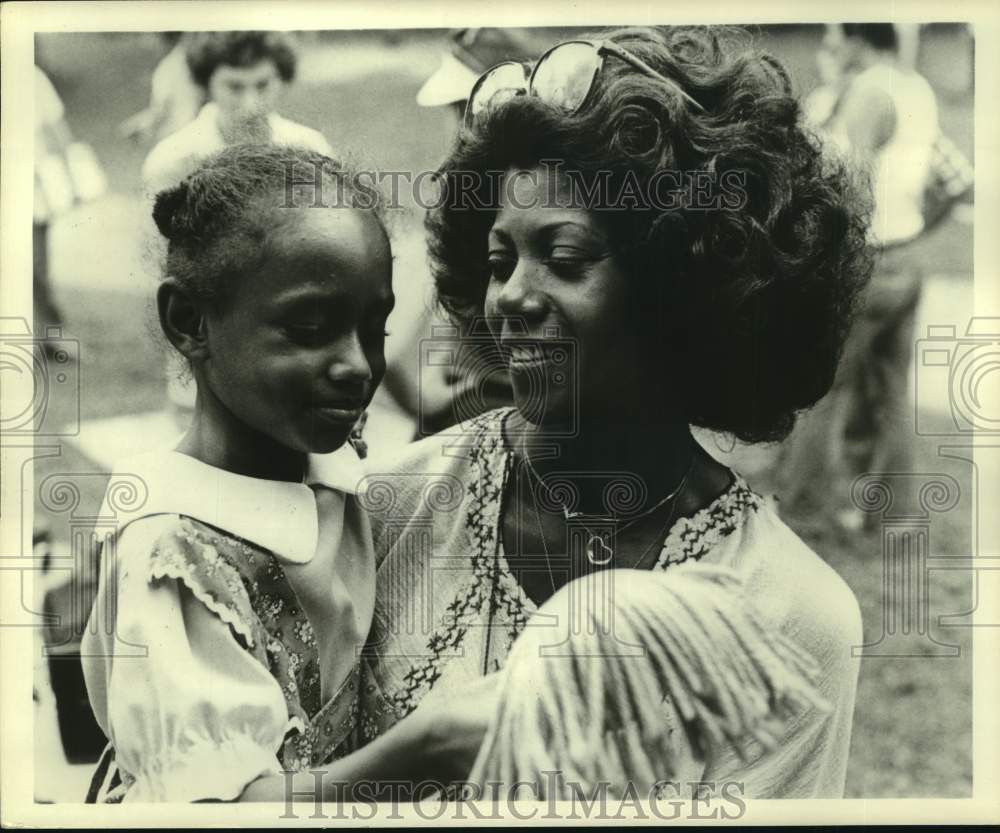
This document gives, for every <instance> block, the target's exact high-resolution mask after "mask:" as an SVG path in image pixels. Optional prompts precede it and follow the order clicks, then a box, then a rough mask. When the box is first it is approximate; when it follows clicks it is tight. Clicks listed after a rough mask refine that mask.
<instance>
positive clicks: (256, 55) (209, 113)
mask: <svg viewBox="0 0 1000 833" xmlns="http://www.w3.org/2000/svg"><path fill="white" fill-rule="evenodd" d="M186 55H187V63H188V67H189V68H190V70H191V76H192V77H193V79H194V81H195V83H196V84H198V85H199V86H200V87H201V88H203V89H204V90H205V93H206V95H207V97H208V103H207V104H205V106H204V107H202V109H201V111H200V112H199V113H198V117H197V118H196V119H195V120H194V121H193V122H191V123H190V124H188V125H186V126H185V127H183V128H181V129H180V130H178V131H177V132H176V133H173V134H171V135H170V136H167V137H166V138H165V139H164V140H163V141H161V142H160V143H159V144H158V145H156V147H154V148H153V150H152V151H151V152H150V154H149V156H148V157H147V158H146V161H145V163H144V164H143V166H142V179H143V183H144V184H145V187H146V188H147V190H148V191H149V192H150V193H151V194H155V193H156V192H157V191H160V190H162V189H163V188H167V187H170V186H172V185H176V184H177V183H178V182H180V181H181V180H182V179H183V178H184V177H185V176H186V175H187V174H188V173H190V172H191V171H192V170H194V168H195V167H197V164H198V162H199V161H200V160H202V159H204V158H205V157H206V156H208V155H209V154H211V153H214V152H215V151H217V150H222V148H224V147H225V146H226V145H233V144H240V143H243V142H252V143H272V144H280V145H296V146H299V147H305V148H309V149H310V150H315V151H316V152H317V153H322V154H325V155H328V156H329V155H330V154H331V153H332V150H331V148H330V144H329V142H327V140H326V138H325V137H324V136H323V134H322V133H320V132H319V131H318V130H314V129H312V128H311V127H306V126H305V125H302V124H298V123H297V122H293V121H291V120H289V119H286V118H284V117H283V116H280V115H278V113H277V112H275V110H276V108H277V105H278V102H279V100H280V97H281V94H282V92H283V90H284V88H285V86H286V85H287V84H288V83H290V82H291V81H292V80H293V79H294V77H295V67H296V55H295V51H294V49H293V45H292V41H291V39H290V38H289V36H288V35H286V34H284V33H282V32H199V33H197V34H195V35H192V36H191V37H190V38H189V39H188V40H187V44H186Z"/></svg>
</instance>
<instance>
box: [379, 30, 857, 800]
mask: <svg viewBox="0 0 1000 833" xmlns="http://www.w3.org/2000/svg"><path fill="white" fill-rule="evenodd" d="M439 182H440V184H441V186H442V187H441V193H440V195H439V199H438V201H437V204H436V206H435V207H434V209H433V210H432V211H431V212H430V213H429V215H428V220H427V227H428V230H429V233H430V247H431V255H432V263H433V266H434V270H435V277H436V284H437V293H438V297H439V300H440V302H441V303H442V304H443V306H444V307H445V308H446V309H447V310H448V311H449V312H450V313H451V315H452V317H453V319H454V321H455V324H456V329H455V333H454V334H452V336H449V337H445V338H443V340H442V343H441V344H438V345H434V350H431V351H429V352H428V358H429V360H430V358H433V360H435V361H448V362H452V363H454V364H455V366H456V370H457V371H458V372H466V373H479V374H481V375H482V377H483V378H486V377H487V376H488V375H489V374H490V373H491V372H494V371H495V370H496V369H497V368H501V367H502V368H506V369H508V370H509V372H510V375H511V380H512V384H513V393H514V406H513V407H510V408H504V409H499V410H495V411H491V412H488V413H486V414H485V415H482V416H479V417H476V418H474V419H471V420H468V421H466V422H463V423H460V424H459V425H458V426H456V427H455V428H453V429H449V430H448V431H446V432H444V433H442V434H439V435H437V436H435V437H431V438H428V439H426V440H423V441H421V442H419V443H416V444H414V445H413V446H410V447H409V448H408V449H406V450H405V451H404V452H403V453H402V454H401V455H399V456H398V457H397V458H396V459H393V460H383V461H379V463H378V465H376V464H375V463H374V461H369V464H370V467H371V468H370V470H371V471H372V472H373V473H372V474H371V475H370V488H369V490H368V492H367V495H368V497H367V501H368V504H369V509H370V511H371V512H372V513H373V525H374V528H375V531H374V535H375V546H376V555H377V559H378V560H379V563H380V568H379V574H378V590H377V601H376V612H375V616H374V621H373V631H372V634H371V635H370V637H369V645H370V651H369V653H370V657H369V662H370V670H371V673H372V677H371V680H370V683H369V684H368V685H367V686H366V688H365V693H364V696H365V698H366V702H365V706H364V709H363V713H364V718H363V727H364V729H365V730H366V731H367V732H368V734H369V736H370V737H374V736H376V735H378V734H379V733H380V732H382V731H384V730H385V729H386V728H387V727H389V726H392V725H394V724H395V723H396V722H397V721H398V720H400V718H402V717H403V716H405V715H407V714H409V713H410V712H411V711H413V710H414V709H415V708H416V706H417V705H418V704H420V703H421V702H423V703H429V702H431V701H433V702H435V703H441V704H443V703H451V704H452V706H453V710H452V711H451V712H449V711H448V710H447V709H442V710H441V713H443V714H444V715H446V716H447V715H450V716H449V717H447V721H448V722H447V725H442V726H440V727H439V729H438V732H439V734H440V735H441V736H442V737H449V738H450V743H451V745H452V748H453V749H454V750H456V752H455V762H456V763H455V768H456V771H457V772H460V773H461V774H463V775H464V774H467V773H468V772H469V770H470V769H471V770H472V772H471V780H472V781H474V782H477V783H479V784H480V785H481V784H482V783H488V782H489V781H492V780H501V781H513V780H520V779H528V780H529V781H530V782H531V784H532V785H533V786H534V788H535V789H534V790H533V794H534V795H536V796H538V795H542V794H561V795H566V794H567V793H572V791H573V789H574V785H578V786H580V787H582V788H584V789H586V790H588V792H587V794H588V795H590V794H591V793H590V792H589V790H591V789H593V788H594V787H595V785H598V784H601V783H610V784H612V785H613V786H615V789H616V790H617V791H618V792H620V793H628V791H629V790H630V789H636V788H638V789H640V791H641V792H640V794H641V795H643V796H645V795H646V793H645V789H646V788H647V787H648V788H649V789H651V790H652V789H656V790H657V791H658V794H662V790H663V788H664V781H663V779H668V780H669V781H670V782H671V783H673V784H674V785H675V787H674V789H679V790H681V791H682V792H685V791H687V792H689V789H690V788H689V787H688V785H689V784H690V783H691V782H697V781H705V780H707V781H715V782H724V781H736V782H742V784H743V790H744V794H745V795H746V796H748V797H760V798H764V797H767V798H793V797H802V798H805V797H816V796H840V795H842V794H843V789H844V782H845V776H846V767H847V753H848V746H849V740H850V733H851V724H852V717H853V710H854V698H855V692H856V687H857V673H858V666H857V662H856V660H854V659H852V646H853V645H857V644H860V642H861V618H860V615H859V610H858V605H857V602H856V600H855V598H854V595H853V593H852V592H851V590H850V589H849V588H848V586H847V585H846V584H845V582H844V581H843V580H842V579H841V578H840V577H839V576H838V575H837V574H836V573H835V572H834V571H833V570H832V569H831V568H830V567H829V566H827V565H826V564H825V563H824V562H823V560H822V559H821V558H820V556H819V555H817V554H816V553H815V552H813V551H812V550H811V549H810V548H809V547H808V546H807V545H806V544H805V543H804V542H803V541H802V540H801V539H799V538H798V537H797V536H796V535H795V533H794V532H792V530H791V529H790V528H789V527H788V526H786V525H785V524H784V523H783V522H782V521H781V520H780V519H779V517H778V514H777V512H776V509H775V507H774V506H773V505H772V504H771V503H770V502H769V501H767V500H765V499H764V498H762V497H761V496H760V495H759V494H757V493H756V492H755V491H754V490H753V489H752V488H751V487H750V486H749V485H748V484H747V482H746V481H745V480H744V479H743V478H742V477H741V476H740V475H739V474H738V473H736V472H733V471H731V470H730V469H729V468H727V467H726V466H724V465H722V464H720V463H719V462H717V461H716V460H715V459H713V458H712V457H711V456H710V455H709V454H708V453H707V452H706V451H705V450H704V449H703V448H701V447H700V446H699V445H698V443H697V442H696V441H695V440H694V438H693V437H692V434H691V426H701V427H704V428H708V429H712V430H714V431H718V432H724V433H728V434H730V435H732V436H733V437H735V438H737V439H739V440H742V441H745V442H771V441H776V440H780V439H782V438H783V437H785V436H786V435H787V434H788V433H789V431H790V430H791V428H792V426H793V424H794V421H795V418H796V414H797V413H798V412H799V411H801V410H803V409H806V408H809V407H810V406H812V405H813V404H814V403H816V402H817V401H818V400H819V399H820V398H821V397H822V396H823V395H824V394H825V393H826V392H827V390H828V389H829V388H830V386H831V383H832V381H833V379H834V375H835V371H836V368H837V362H838V359H839V356H840V353H841V349H842V345H843V342H844V338H845V334H846V332H847V331H848V327H849V322H850V318H851V314H852V311H853V309H854V307H855V301H856V298H857V297H858V294H859V292H860V291H861V290H862V288H863V287H864V286H865V284H866V282H867V280H868V278H869V275H870V270H871V257H870V254H869V251H868V248H867V246H866V243H865V241H866V229H867V224H868V207H867V201H866V200H865V199H862V198H861V195H859V194H858V193H857V192H856V191H855V190H854V187H853V185H852V182H851V180H850V179H849V177H848V175H847V173H846V171H845V170H844V169H843V168H841V167H838V165H837V164H836V163H835V162H833V161H832V160H830V159H827V158H826V157H825V156H824V154H823V153H822V151H821V148H820V146H819V144H818V142H817V141H816V139H815V138H814V137H813V136H812V135H811V134H810V133H809V132H807V131H806V130H805V129H804V127H803V126H802V122H801V117H800V111H799V104H798V102H797V100H796V98H795V97H794V95H793V93H792V89H791V82H790V79H789V76H788V74H787V71H786V70H785V68H784V67H783V65H782V64H781V63H780V62H779V61H778V60H777V59H775V58H774V57H772V56H771V55H769V54H767V53H764V52H761V51H759V50H757V49H755V48H754V47H753V45H752V44H750V43H748V42H747V41H746V38H745V35H743V34H741V33H739V32H732V31H729V30H716V29H710V28H702V27H696V28H663V29H646V28H630V29H620V30H617V31H613V32H610V33H605V34H603V35H602V36H599V37H598V39H595V40H581V41H571V42H567V43H564V44H559V45H557V46H555V47H553V48H552V49H551V50H549V52H547V53H546V54H544V55H543V56H542V57H541V58H540V59H539V61H538V62H537V63H536V64H535V65H534V66H533V67H524V66H521V65H519V64H516V63H507V64H503V65H500V66H498V67H495V68H493V69H491V70H489V71H488V72H487V73H486V74H485V75H484V76H483V77H481V78H480V80H479V81H478V82H477V85H476V87H475V88H474V90H473V93H472V95H471V98H470V101H469V105H468V108H467V110H466V117H465V123H464V125H463V127H462V129H461V131H460V133H459V135H458V137H457V139H456V141H455V144H454V146H453V148H452V151H451V154H450V156H449V158H448V159H447V161H446V162H445V163H444V164H443V166H442V168H441V169H440V171H439ZM718 571H722V572H721V573H719V572H718ZM720 575H723V576H724V577H723V578H720V577H719V576H720ZM734 576H735V584H734V583H732V581H731V579H733V577H734ZM747 599H753V602H754V604H753V605H752V607H754V608H756V610H757V611H758V612H759V615H760V620H759V622H758V624H759V628H758V627H756V626H755V627H750V626H744V625H740V624H739V623H737V622H736V621H735V620H734V619H732V618H731V617H735V616H741V615H744V614H746V611H747V610H748V609H749V607H750V606H748V603H747V601H746V600H747ZM609 617H611V618H609ZM766 657H770V659H767V658H766ZM776 663H777V664H776ZM782 663H784V665H783V668H784V670H783V671H781V670H780V669H781V668H782ZM748 664H749V665H754V666H755V667H754V668H750V667H749V665H748ZM796 670H797V671H799V672H801V675H798V676H797V674H796ZM494 672H498V673H494ZM807 680H811V681H812V682H813V683H815V685H816V688H815V689H812V690H811V693H810V694H805V693H804V692H809V691H810V689H809V686H808V685H804V684H803V685H800V684H801V683H804V681H807ZM791 692H798V695H802V696H798V695H794V696H793V695H792V694H791ZM473 693H474V694H475V696H470V695H471V694H473ZM487 693H489V695H490V696H486V694H487ZM428 695H429V696H428ZM792 701H794V708H792V709H791V710H790V711H789V710H787V709H785V708H784V706H788V705H789V703H791V702H792ZM781 714H786V715H787V714H794V715H795V716H794V718H792V719H788V720H782V721H778V722H777V723H775V722H773V720H772V719H773V718H774V717H775V716H776V715H781ZM483 726H486V727H487V728H486V730H485V731H486V735H485V737H486V740H485V742H483V731H484V729H483ZM764 727H767V728H764ZM678 728H682V729H683V731H675V729H678ZM553 772H560V773H561V775H560V776H559V778H561V779H562V780H561V781H560V780H559V778H555V779H554V780H553V778H550V777H549V776H550V775H551V774H552V773H553ZM553 777H554V776H553ZM630 785H631V786H630ZM643 785H645V786H643Z"/></svg>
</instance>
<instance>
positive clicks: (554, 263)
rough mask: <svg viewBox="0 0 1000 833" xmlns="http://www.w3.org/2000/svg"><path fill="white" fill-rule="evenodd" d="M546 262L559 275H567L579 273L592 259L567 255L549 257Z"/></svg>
mask: <svg viewBox="0 0 1000 833" xmlns="http://www.w3.org/2000/svg"><path fill="white" fill-rule="evenodd" d="M545 262H546V264H547V265H548V267H549V269H551V270H552V271H553V272H555V273H556V274H557V275H561V276H565V277H570V276H574V275H579V274H580V273H581V272H583V270H584V269H586V268H587V265H588V264H589V263H590V261H589V260H588V259H587V258H584V257H566V256H565V255H563V256H559V257H549V258H547V259H546V261H545Z"/></svg>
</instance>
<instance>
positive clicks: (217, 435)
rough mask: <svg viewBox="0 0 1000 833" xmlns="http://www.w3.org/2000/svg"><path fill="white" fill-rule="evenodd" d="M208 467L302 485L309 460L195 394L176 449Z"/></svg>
mask: <svg viewBox="0 0 1000 833" xmlns="http://www.w3.org/2000/svg"><path fill="white" fill-rule="evenodd" d="M177 451H180V452H181V453H182V454H188V455H190V456H191V457H194V458H195V459H197V460H201V461H202V462H203V463H207V464H208V465H210V466H215V467H216V468H220V469H224V470H226V471H231V472H233V473H234V474H242V475H245V476H247V477H259V478H262V479H264V480H286V481H290V482H292V483H301V482H302V480H303V478H304V477H305V474H306V469H307V467H308V462H309V457H308V455H307V454H306V453H305V452H300V451H293V450H292V449H290V448H288V447H287V446H284V445H281V444H280V443H277V442H275V441H274V440H273V439H271V438H270V437H268V436H267V435H266V434H262V433H261V432H259V431H257V430H256V429H254V428H251V427H250V426H249V425H247V424H246V423H244V422H242V421H240V420H239V419H237V418H236V417H235V416H234V415H233V414H232V412H231V411H229V409H228V408H226V406H225V405H223V404H222V402H220V401H219V400H218V399H217V398H216V397H215V396H214V394H212V393H211V392H203V391H202V389H201V388H199V390H198V398H197V400H196V402H195V411H194V419H193V421H192V423H191V427H190V428H188V430H187V433H185V435H184V436H183V437H182V438H181V441H180V443H179V444H178V445H177Z"/></svg>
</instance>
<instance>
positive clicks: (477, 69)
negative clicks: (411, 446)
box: [372, 28, 549, 453]
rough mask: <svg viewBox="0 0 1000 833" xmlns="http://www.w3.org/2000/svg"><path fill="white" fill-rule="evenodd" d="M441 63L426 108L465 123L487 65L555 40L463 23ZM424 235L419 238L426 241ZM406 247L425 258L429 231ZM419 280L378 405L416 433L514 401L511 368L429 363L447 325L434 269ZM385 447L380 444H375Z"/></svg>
mask: <svg viewBox="0 0 1000 833" xmlns="http://www.w3.org/2000/svg"><path fill="white" fill-rule="evenodd" d="M449 41H450V44H449V48H448V49H447V50H446V51H444V52H443V53H442V55H441V64H440V66H439V67H438V68H437V70H436V71H435V72H434V74H433V75H431V76H430V78H428V79H427V81H425V82H424V84H423V86H422V87H421V88H420V90H419V91H418V92H417V104H419V105H420V106H421V107H450V108H451V109H452V110H453V112H454V113H455V115H456V122H460V121H461V118H462V113H463V112H464V109H465V102H466V100H467V99H468V97H469V94H470V93H471V92H472V87H473V85H474V84H475V83H476V80H477V79H478V78H479V76H480V75H482V74H483V72H485V71H486V70H487V69H490V68H491V67H493V66H496V65H497V64H499V63H502V62H504V61H519V62H524V63H527V62H530V61H533V60H535V59H536V58H538V56H539V55H541V54H542V53H543V52H544V51H545V49H546V48H547V47H548V46H549V38H548V37H546V36H544V35H539V34H535V33H533V32H530V31H528V30H522V29H496V28H479V29H455V30H452V32H451V34H450V38H449ZM418 238H419V239H418ZM400 242H401V243H402V245H400V246H399V250H400V255H399V256H400V257H405V256H406V255H405V254H404V253H405V252H406V251H411V252H413V253H414V255H415V257H414V259H415V260H420V262H422V258H423V254H424V252H425V251H426V244H425V242H424V239H423V233H422V231H420V232H417V231H414V232H412V233H410V234H408V235H406V236H405V239H404V240H403V241H400ZM414 271H415V272H416V273H418V274H419V276H420V277H419V278H417V279H412V280H408V281H400V285H399V286H398V287H397V289H396V310H395V312H394V313H393V316H392V319H391V321H390V324H391V332H392V337H391V338H390V339H389V341H388V343H387V345H386V347H387V352H388V361H389V369H388V370H387V371H386V377H385V382H384V384H383V386H382V388H381V389H380V391H379V393H378V394H377V395H376V400H375V402H374V403H373V404H374V407H375V408H376V409H378V408H381V409H383V410H385V411H395V412H396V413H399V412H400V411H402V412H404V414H405V417H401V418H402V419H410V420H413V421H414V422H415V436H422V435H425V434H433V433H437V432H438V431H441V430H444V429H445V428H448V427H449V426H451V425H453V424H455V423H457V422H460V421H461V420H463V419H468V418H470V417H473V416H476V415H477V413H479V412H481V411H485V410H489V409H491V408H493V407H496V406H498V405H501V404H506V403H507V402H509V401H510V385H509V382H508V380H507V378H506V371H503V370H499V369H496V368H492V367H491V366H489V365H488V364H483V365H482V369H483V371H484V372H482V373H465V374H459V373H458V372H456V369H455V367H454V365H453V364H452V365H449V366H447V367H445V366H439V367H431V366H426V365H425V366H423V367H421V362H420V354H421V350H420V345H421V342H422V341H423V340H425V339H428V338H431V337H432V336H433V332H434V328H435V327H436V326H439V325H446V324H447V323H448V321H447V319H446V318H445V317H444V316H442V315H439V314H438V313H437V310H436V308H435V304H434V302H433V286H432V282H431V278H430V274H429V272H427V270H426V268H423V269H420V268H417V269H415V270H414ZM372 450H373V452H375V453H377V452H378V448H377V446H373V449H372Z"/></svg>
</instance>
